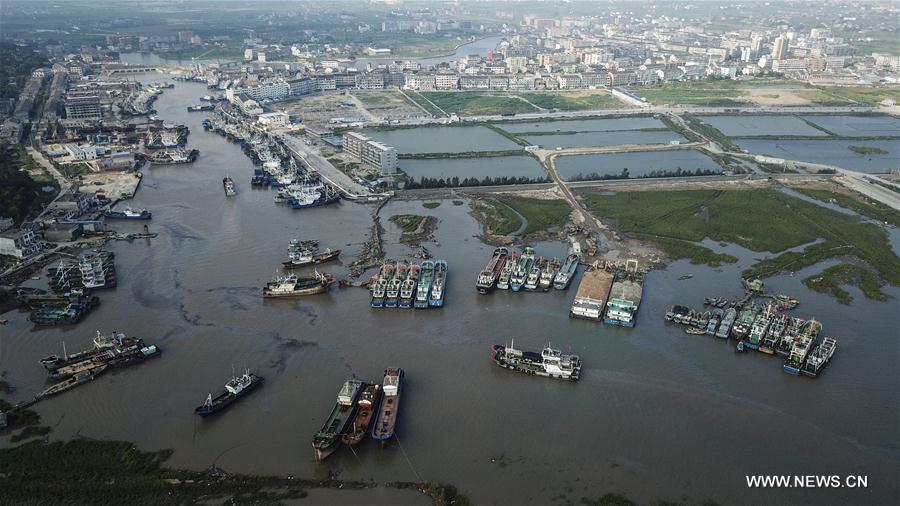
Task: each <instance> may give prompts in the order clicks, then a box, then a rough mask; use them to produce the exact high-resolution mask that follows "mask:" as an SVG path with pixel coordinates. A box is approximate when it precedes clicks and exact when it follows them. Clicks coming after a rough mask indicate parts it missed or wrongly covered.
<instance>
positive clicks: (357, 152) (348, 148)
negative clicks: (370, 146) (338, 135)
mask: <svg viewBox="0 0 900 506" xmlns="http://www.w3.org/2000/svg"><path fill="white" fill-rule="evenodd" d="M342 140H343V149H344V153H347V154H348V155H350V156H352V157H353V158H356V159H357V160H359V159H361V158H362V149H363V145H364V144H365V143H367V142H369V141H370V140H372V139H370V138H369V137H367V136H365V135H363V134H361V133H358V132H347V133H345V134H344V136H343V139H342Z"/></svg>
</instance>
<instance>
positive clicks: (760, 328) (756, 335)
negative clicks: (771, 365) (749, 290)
mask: <svg viewBox="0 0 900 506" xmlns="http://www.w3.org/2000/svg"><path fill="white" fill-rule="evenodd" d="M776 311H777V310H776V309H775V305H774V304H769V305H768V306H766V307H765V309H763V311H762V312H760V313H759V315H758V316H757V317H756V320H754V321H753V325H752V326H751V327H750V334H749V335H748V336H747V340H746V342H745V343H744V346H746V347H748V348H751V349H754V350H757V349H759V345H760V343H762V340H763V338H764V337H765V335H766V332H767V331H768V330H769V324H770V323H772V318H773V317H774V316H775V312H776Z"/></svg>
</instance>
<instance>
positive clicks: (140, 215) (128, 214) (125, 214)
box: [103, 207, 153, 220]
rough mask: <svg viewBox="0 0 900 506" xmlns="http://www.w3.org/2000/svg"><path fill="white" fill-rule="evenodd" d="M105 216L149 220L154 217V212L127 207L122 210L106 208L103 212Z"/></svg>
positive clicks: (117, 218) (108, 217) (118, 218)
mask: <svg viewBox="0 0 900 506" xmlns="http://www.w3.org/2000/svg"><path fill="white" fill-rule="evenodd" d="M103 216H104V217H106V218H107V219H110V220H149V219H151V218H153V213H151V212H150V211H148V210H146V209H132V208H130V207H126V208H125V209H124V210H122V211H113V210H111V209H109V210H106V211H104V212H103Z"/></svg>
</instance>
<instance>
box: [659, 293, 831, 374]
mask: <svg viewBox="0 0 900 506" xmlns="http://www.w3.org/2000/svg"><path fill="white" fill-rule="evenodd" d="M710 305H712V306H714V309H712V310H708V311H695V310H693V309H690V308H688V307H685V306H672V308H670V309H669V311H667V312H666V321H671V322H674V323H678V324H681V325H684V326H685V327H687V330H686V331H687V332H688V333H690V334H707V335H713V336H716V337H718V338H721V339H728V338H734V339H736V340H737V341H738V343H737V347H736V351H738V352H743V351H746V350H757V351H760V352H762V353H766V354H768V355H780V356H782V357H785V361H784V363H783V365H782V369H783V370H784V372H786V373H789V374H793V375H801V374H803V375H805V376H810V377H816V376H818V375H819V374H820V373H821V371H822V370H823V369H824V368H825V366H826V365H828V363H829V362H830V361H831V358H832V356H833V355H834V352H835V350H836V349H837V340H836V339H834V338H832V337H825V338H824V339H823V340H822V342H821V343H817V342H816V341H817V339H818V336H819V334H820V332H821V330H822V324H821V323H819V322H818V321H817V320H815V319H810V320H805V319H803V318H799V317H792V316H789V315H788V314H786V313H784V312H783V310H782V308H783V307H785V306H784V305H783V301H779V300H773V301H772V302H770V303H768V304H766V305H765V306H762V305H760V304H757V303H755V302H752V301H751V302H748V303H746V304H743V305H735V306H734V307H728V308H727V309H722V308H719V307H717V304H710ZM794 306H796V304H794Z"/></svg>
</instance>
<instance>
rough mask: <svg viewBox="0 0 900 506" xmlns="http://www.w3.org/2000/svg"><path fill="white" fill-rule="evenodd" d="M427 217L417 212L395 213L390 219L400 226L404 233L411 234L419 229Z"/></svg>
mask: <svg viewBox="0 0 900 506" xmlns="http://www.w3.org/2000/svg"><path fill="white" fill-rule="evenodd" d="M426 218H427V216H419V215H417V214H395V215H394V216H391V217H390V218H388V221H390V222H391V223H393V224H394V225H397V226H398V227H400V229H401V230H403V233H404V234H411V233H413V232H415V231H416V230H418V229H419V226H421V225H422V222H424V221H425V219H426Z"/></svg>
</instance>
